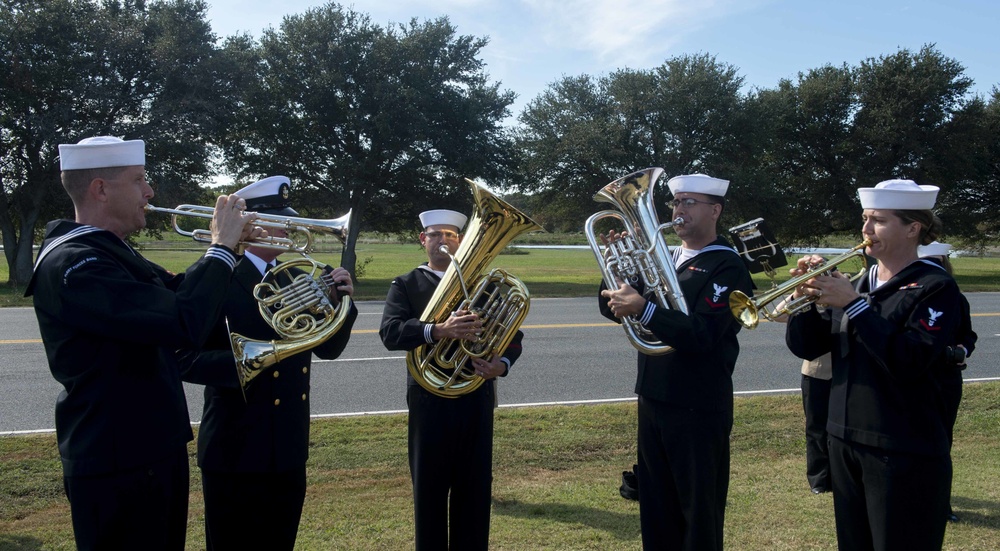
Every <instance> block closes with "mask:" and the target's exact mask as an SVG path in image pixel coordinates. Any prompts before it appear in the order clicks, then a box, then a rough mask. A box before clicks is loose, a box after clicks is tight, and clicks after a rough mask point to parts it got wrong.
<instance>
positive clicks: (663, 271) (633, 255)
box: [583, 168, 688, 356]
mask: <svg viewBox="0 0 1000 551" xmlns="http://www.w3.org/2000/svg"><path fill="white" fill-rule="evenodd" d="M661 174H663V169H662V168H647V169H645V170H641V171H639V172H635V173H632V174H629V175H628V176H624V177H622V178H619V179H617V180H615V181H613V182H611V183H610V184H608V185H606V186H604V187H603V188H602V189H601V190H600V191H598V192H597V194H596V195H594V200H595V201H597V202H604V203H611V204H612V205H614V207H615V210H602V211H600V212H596V213H594V214H593V215H591V216H590V218H588V219H587V221H586V223H585V224H584V227H583V230H584V233H585V234H586V235H587V241H588V242H589V243H590V248H591V249H592V250H593V252H594V256H596V257H597V264H598V266H599V267H600V269H601V273H602V275H603V276H604V284H605V286H607V288H608V289H617V288H618V281H619V280H620V281H623V282H626V283H628V282H636V281H638V280H640V279H641V280H642V282H643V284H644V285H645V289H646V290H647V291H653V294H654V298H655V302H656V305H657V306H659V307H661V308H670V309H673V310H677V311H678V312H681V313H683V314H687V313H688V307H687V302H686V301H685V300H684V294H683V293H682V292H681V287H680V283H678V281H677V272H676V270H674V263H673V259H672V257H671V256H670V249H669V248H668V247H667V244H666V242H665V241H664V240H663V234H662V233H661V232H662V231H663V230H665V229H667V228H670V227H673V226H681V225H683V224H684V219H683V218H680V217H678V218H676V219H674V220H671V221H670V222H668V223H665V224H662V225H661V224H660V222H659V218H658V217H657V215H656V207H655V205H654V204H653V188H654V187H655V185H656V180H657V179H658V178H659V177H660V175H661ZM604 218H615V219H617V220H618V221H620V222H621V223H622V224H623V225H624V226H625V231H626V232H627V233H628V235H627V236H626V237H624V238H622V239H621V240H619V241H618V242H616V243H611V244H609V246H608V247H606V248H604V249H602V248H601V245H600V244H599V243H598V242H597V232H596V230H595V229H594V226H595V224H596V223H597V222H598V221H599V220H602V219H604ZM622 327H623V328H624V329H625V336H626V337H627V338H628V340H629V342H631V343H632V346H634V347H635V348H636V350H638V351H640V352H642V353H643V354H647V355H650V356H658V355H662V354H666V353H668V352H673V348H672V347H671V346H668V345H666V344H664V343H663V342H661V341H660V340H659V339H657V338H656V337H655V336H654V335H653V334H652V333H651V332H650V331H649V330H647V329H646V328H645V327H643V326H642V324H640V323H639V321H638V320H637V319H635V317H634V316H627V317H625V318H622Z"/></svg>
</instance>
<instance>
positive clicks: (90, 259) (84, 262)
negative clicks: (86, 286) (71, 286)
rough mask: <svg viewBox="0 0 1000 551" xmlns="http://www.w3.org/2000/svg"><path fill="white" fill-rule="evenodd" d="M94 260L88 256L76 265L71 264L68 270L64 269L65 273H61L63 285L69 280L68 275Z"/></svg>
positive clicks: (95, 258) (93, 257) (94, 258)
mask: <svg viewBox="0 0 1000 551" xmlns="http://www.w3.org/2000/svg"><path fill="white" fill-rule="evenodd" d="M95 260H97V257H96V256H88V257H87V258H84V259H83V260H81V261H79V262H77V263H76V264H73V265H72V266H70V267H69V268H66V271H65V272H63V285H66V283H67V282H68V280H69V274H71V273H73V272H74V271H75V270H77V269H78V268H79V267H80V266H83V265H84V264H86V263H88V262H93V261H95Z"/></svg>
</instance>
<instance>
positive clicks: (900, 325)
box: [786, 180, 971, 551]
mask: <svg viewBox="0 0 1000 551" xmlns="http://www.w3.org/2000/svg"><path fill="white" fill-rule="evenodd" d="M937 194H938V188H937V187H935V186H929V185H918V184H917V183H915V182H913V181H912V180H887V181H884V182H880V183H879V184H877V185H876V186H875V187H866V188H860V189H859V190H858V196H859V198H860V200H861V208H862V209H863V211H862V215H861V220H862V227H861V234H862V236H863V237H864V238H865V239H866V240H869V241H870V244H868V245H867V247H866V249H865V253H866V254H867V255H868V256H870V257H872V258H874V259H875V260H876V261H877V262H876V263H875V264H874V265H872V266H871V267H870V268H869V269H868V271H867V273H866V274H865V276H864V277H861V278H860V279H858V282H857V286H856V287H855V286H854V285H853V284H852V283H851V282H850V280H849V279H848V278H847V277H845V276H843V275H841V274H839V273H836V272H834V273H832V274H830V275H817V276H816V277H813V278H810V279H808V280H807V281H806V282H805V283H804V284H802V285H800V286H799V287H798V288H797V289H796V290H795V292H794V293H793V295H792V296H793V297H794V298H798V297H799V296H805V295H811V296H812V297H814V298H815V302H814V304H820V305H826V306H827V307H828V308H827V314H828V315H821V314H820V313H819V312H818V311H817V309H816V308H815V307H814V306H810V307H809V309H807V310H805V311H804V312H802V313H801V314H798V315H795V316H792V317H791V318H790V319H789V320H788V323H787V328H786V341H787V343H788V346H789V348H790V350H791V351H792V353H794V354H795V355H796V356H799V357H800V358H803V359H813V358H817V357H819V356H821V355H822V354H825V353H827V352H832V359H833V380H832V385H831V389H830V402H829V408H830V409H829V417H828V422H827V431H828V433H829V435H830V438H829V454H830V477H831V481H832V484H833V504H834V513H835V516H836V524H837V542H838V545H839V547H840V549H842V550H848V549H850V550H852V551H858V550H860V551H864V550H875V549H878V550H882V549H914V550H920V549H928V550H929V549H940V548H941V545H942V542H943V540H944V532H945V525H946V518H947V514H948V501H949V491H950V480H951V469H952V465H951V459H950V457H949V443H948V432H949V423H950V421H949V418H948V413H947V410H948V409H949V406H948V405H947V401H948V399H947V397H946V396H945V395H944V391H943V390H942V389H943V388H944V387H945V386H947V383H948V380H949V379H950V378H951V377H952V376H953V374H954V372H955V366H954V365H952V364H953V363H954V361H955V355H954V354H953V351H954V345H955V344H956V343H961V342H963V335H962V328H963V327H971V325H970V323H969V319H968V312H967V311H963V309H962V307H961V304H962V299H963V297H962V294H961V292H960V291H959V289H958V286H957V285H956V284H955V280H954V279H952V277H951V275H949V274H948V273H947V272H946V271H945V270H944V269H943V268H942V267H941V266H939V265H937V264H935V263H933V262H931V261H928V260H922V259H920V258H919V256H918V247H919V246H920V245H926V244H929V243H931V242H932V241H934V240H935V238H936V237H937V235H938V233H939V232H940V231H941V229H942V227H941V221H940V220H939V219H938V218H937V217H936V216H935V215H934V213H933V211H932V210H931V209H933V208H934V203H935V200H936V198H937ZM814 260H815V259H812V258H809V257H806V258H803V259H800V260H799V262H798V272H799V273H800V274H805V273H808V265H809V263H810V262H812V261H814ZM950 352H951V353H950Z"/></svg>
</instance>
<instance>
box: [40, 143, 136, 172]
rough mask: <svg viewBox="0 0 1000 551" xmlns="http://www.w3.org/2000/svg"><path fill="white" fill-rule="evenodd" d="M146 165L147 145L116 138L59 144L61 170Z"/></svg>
mask: <svg viewBox="0 0 1000 551" xmlns="http://www.w3.org/2000/svg"><path fill="white" fill-rule="evenodd" d="M145 164H146V144H145V142H143V141H142V140H128V141H124V140H122V139H121V138H116V137H114V136H97V137H94V138H84V139H82V140H80V141H79V142H77V143H75V144H59V170H84V169H88V168H110V167H118V166H143V165H145Z"/></svg>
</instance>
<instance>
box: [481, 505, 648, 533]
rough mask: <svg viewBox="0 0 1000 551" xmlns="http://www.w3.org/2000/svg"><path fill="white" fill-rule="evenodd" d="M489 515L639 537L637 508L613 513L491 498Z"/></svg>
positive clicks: (579, 507)
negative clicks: (539, 520) (569, 525)
mask: <svg viewBox="0 0 1000 551" xmlns="http://www.w3.org/2000/svg"><path fill="white" fill-rule="evenodd" d="M493 514H494V515H501V516H507V517H517V518H525V519H539V518H544V519H547V520H550V521H554V522H565V523H570V524H585V525H587V526H589V527H591V528H593V529H594V530H600V531H603V532H606V533H608V534H611V535H612V536H614V537H615V538H617V539H619V540H632V539H636V538H638V537H639V534H640V530H639V511H638V508H637V509H636V512H635V513H616V512H613V511H607V510H604V509H595V508H593V507H586V506H583V505H570V504H566V503H552V502H547V503H529V502H526V501H521V500H517V499H497V498H494V499H493Z"/></svg>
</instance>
